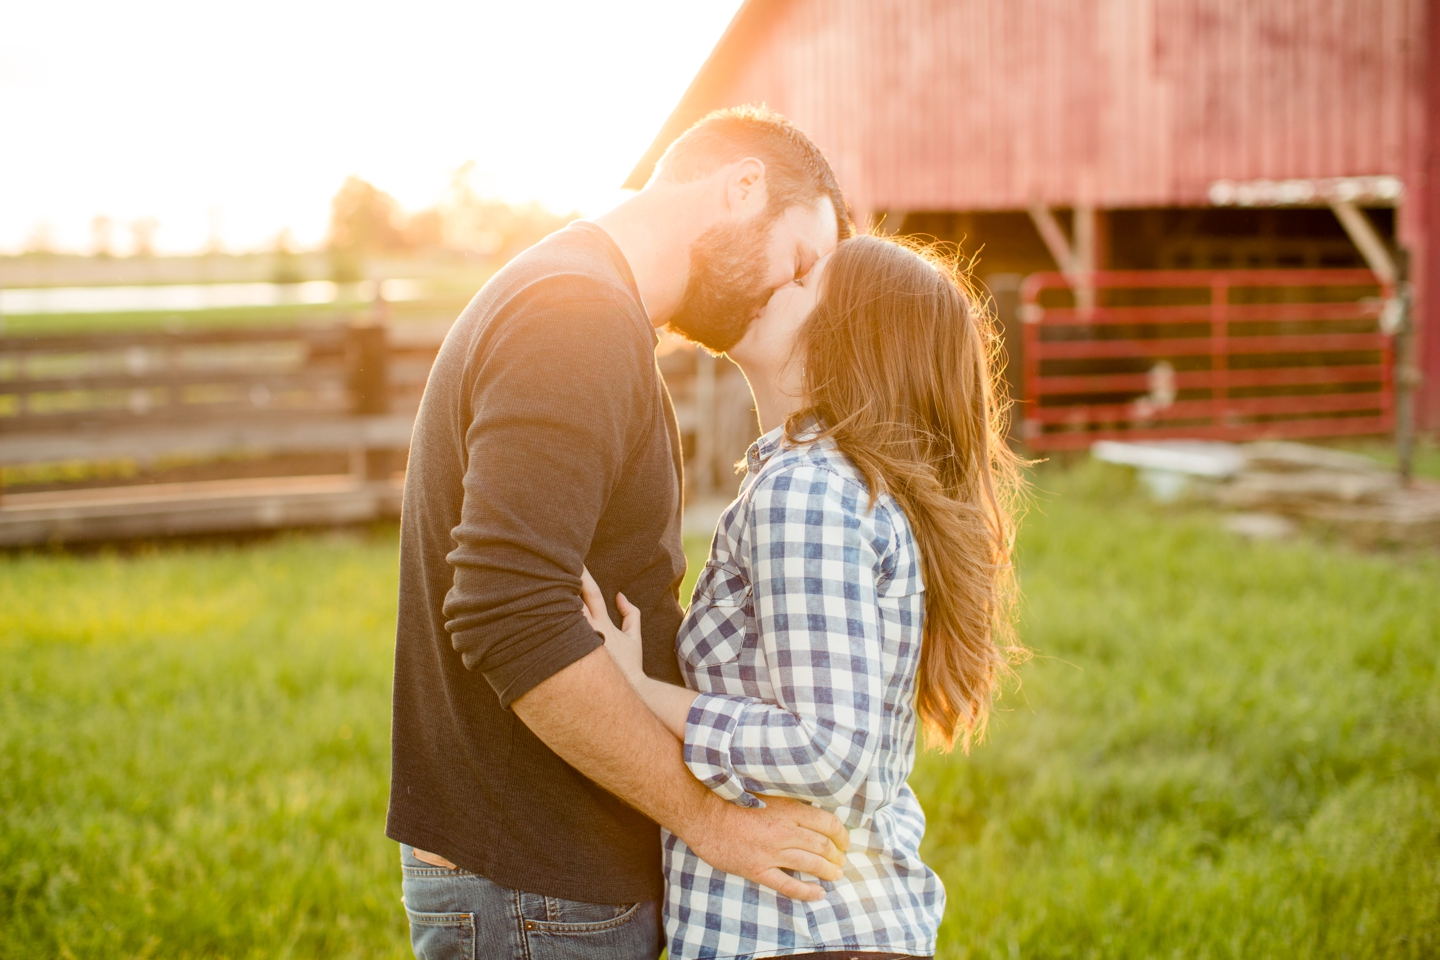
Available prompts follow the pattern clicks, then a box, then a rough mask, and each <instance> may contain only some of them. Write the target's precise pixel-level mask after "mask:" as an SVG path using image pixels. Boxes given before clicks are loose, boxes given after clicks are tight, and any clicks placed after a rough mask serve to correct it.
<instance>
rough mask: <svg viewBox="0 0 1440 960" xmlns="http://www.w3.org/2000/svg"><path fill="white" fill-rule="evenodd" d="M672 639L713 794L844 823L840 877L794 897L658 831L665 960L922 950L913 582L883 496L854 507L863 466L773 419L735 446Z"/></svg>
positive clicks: (925, 938) (923, 873) (930, 930)
mask: <svg viewBox="0 0 1440 960" xmlns="http://www.w3.org/2000/svg"><path fill="white" fill-rule="evenodd" d="M746 463H747V466H748V468H749V472H748V475H747V477H746V479H745V482H744V484H742V486H741V488H740V496H739V497H738V498H737V499H736V500H735V502H734V503H732V504H731V505H730V507H729V508H728V509H727V510H726V511H725V513H724V514H723V515H722V516H721V518H720V523H719V526H718V528H717V530H716V532H715V539H714V542H713V543H712V545H711V548H710V559H709V561H708V562H707V563H706V564H705V569H704V571H703V572H702V573H701V574H700V579H699V581H698V583H697V584H696V587H695V594H694V599H693V600H692V601H691V604H690V611H689V613H688V614H687V615H686V617H685V622H684V623H683V624H682V625H681V627H680V635H679V637H678V639H677V640H676V649H677V652H678V654H679V657H680V667H681V669H682V670H683V671H684V673H685V681H686V684H687V685H688V686H689V687H690V688H691V689H692V690H698V691H699V692H700V696H699V697H697V698H696V699H695V704H694V706H693V707H692V708H691V710H690V716H689V719H688V722H687V723H686V727H685V762H686V763H687V764H688V765H689V767H690V770H691V771H692V772H693V773H694V774H695V776H696V777H698V778H699V779H700V780H701V781H702V782H704V783H705V785H706V786H708V787H709V788H710V789H711V790H713V791H715V792H716V793H718V794H719V795H720V796H722V797H724V798H726V799H727V800H730V801H732V802H734V803H738V804H742V805H745V806H752V807H753V806H761V805H762V801H761V800H760V799H758V797H759V795H761V794H778V795H782V796H788V797H795V798H797V799H800V800H805V801H808V802H811V803H814V804H816V805H817V806H820V807H823V808H825V809H827V810H830V811H833V812H834V813H835V815H836V816H838V817H839V818H840V819H841V820H843V821H844V822H845V825H846V826H847V827H848V828H849V829H850V841H851V846H850V852H849V855H848V857H847V859H846V862H845V875H844V877H843V878H842V879H841V880H839V881H837V882H835V883H830V882H823V881H818V880H817V879H816V878H815V877H812V876H809V875H806V874H801V875H800V876H801V879H804V880H807V881H810V882H819V883H821V885H822V886H824V887H825V888H826V891H827V894H826V897H825V899H824V900H823V901H820V902H818V903H803V902H801V901H799V900H791V899H789V898H787V897H782V896H780V895H779V894H777V893H775V892H774V891H772V890H770V889H768V888H766V887H761V886H759V885H758V884H755V883H751V882H750V881H748V880H745V879H743V878H741V877H737V876H734V875H732V874H727V873H722V872H720V871H718V870H715V869H714V868H712V867H711V866H710V865H709V864H707V863H705V862H704V861H703V860H701V859H700V858H699V857H697V856H695V854H694V853H692V852H691V851H690V848H689V847H687V846H686V845H685V843H684V841H682V840H681V839H680V838H679V837H677V836H675V835H674V834H671V833H669V832H668V831H666V832H665V833H664V842H665V871H666V878H667V890H666V900H665V929H666V933H667V934H668V936H669V940H670V957H671V958H672V960H691V958H696V957H712V958H719V957H727V958H730V957H745V958H748V957H754V956H760V957H777V956H785V955H788V954H794V953H808V952H814V951H824V950H857V951H875V952H882V953H906V954H915V955H919V956H929V955H931V954H933V953H934V952H935V937H936V931H937V930H938V929H939V926H940V918H941V916H942V915H943V914H944V912H945V888H944V886H943V885H942V884H941V882H940V878H939V877H938V876H936V875H935V872H934V871H932V870H931V869H930V868H929V867H927V866H925V864H924V863H922V862H921V861H920V854H919V850H920V838H921V837H922V836H923V835H924V833H925V815H924V813H923V812H922V811H921V810H920V804H919V802H918V801H917V800H916V799H915V794H914V793H913V792H911V790H910V787H909V785H908V784H907V783H906V782H905V781H906V778H907V777H908V776H909V775H910V771H911V770H912V769H913V767H914V765H915V730H916V714H915V674H916V670H917V669H918V667H919V664H920V638H921V629H922V626H923V624H924V613H925V594H924V587H923V585H922V583H921V575H920V557H919V553H918V551H917V549H916V545H915V540H914V538H913V537H912V535H911V532H910V525H909V524H908V523H907V522H906V520H905V515H904V514H903V513H902V512H901V510H900V507H899V505H898V504H897V503H896V502H895V501H894V500H893V499H891V498H890V497H889V496H887V495H882V496H881V497H880V498H879V500H878V502H877V503H876V506H875V509H874V510H871V509H869V500H870V495H869V491H868V489H867V488H866V486H865V482H864V478H863V476H862V475H861V474H860V473H859V471H858V470H856V469H855V467H854V466H853V465H852V464H851V463H850V461H849V460H848V459H846V458H845V456H844V455H843V454H842V453H840V451H839V450H838V449H837V448H836V447H835V445H834V444H833V443H832V442H830V441H828V440H825V441H818V442H812V443H805V444H800V445H792V444H790V443H789V442H787V441H786V440H785V438H784V432H783V428H781V429H777V430H774V431H771V432H770V433H768V434H766V435H765V436H763V437H761V438H760V439H759V440H758V441H756V442H755V444H754V445H753V446H752V447H751V448H750V451H749V453H748V454H747V456H746Z"/></svg>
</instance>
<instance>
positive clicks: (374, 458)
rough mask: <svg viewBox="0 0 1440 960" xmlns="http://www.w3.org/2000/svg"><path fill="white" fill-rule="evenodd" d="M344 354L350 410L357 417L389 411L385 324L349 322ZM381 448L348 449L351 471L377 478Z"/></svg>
mask: <svg viewBox="0 0 1440 960" xmlns="http://www.w3.org/2000/svg"><path fill="white" fill-rule="evenodd" d="M346 334H347V339H348V342H347V345H346V351H345V352H346V358H347V359H348V361H349V366H350V378H349V385H350V412H351V413H352V414H353V415H354V416H357V417H368V416H377V415H380V414H385V413H389V412H390V376H389V359H390V357H389V351H388V350H387V349H386V337H385V327H384V326H382V325H381V324H378V323H361V324H356V323H352V324H351V325H350V327H349V328H348V329H347V330H346ZM386 453H387V451H384V450H370V449H368V448H366V447H364V446H359V447H355V448H353V449H352V450H351V451H350V473H351V475H352V476H354V477H355V479H357V480H379V479H383V478H384V476H385V473H386V470H385V467H386V459H387V458H386Z"/></svg>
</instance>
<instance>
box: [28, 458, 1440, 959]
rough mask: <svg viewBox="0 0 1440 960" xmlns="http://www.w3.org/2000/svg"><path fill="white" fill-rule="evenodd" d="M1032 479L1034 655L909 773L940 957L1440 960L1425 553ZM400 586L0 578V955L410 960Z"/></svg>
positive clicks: (233, 571) (270, 546) (1091, 476)
mask: <svg viewBox="0 0 1440 960" xmlns="http://www.w3.org/2000/svg"><path fill="white" fill-rule="evenodd" d="M1040 485H1041V487H1042V488H1044V489H1047V490H1048V491H1049V492H1048V493H1047V494H1045V495H1044V497H1043V499H1042V500H1041V502H1040V503H1039V504H1038V506H1037V508H1036V510H1034V511H1033V512H1032V513H1031V515H1030V517H1029V518H1028V520H1027V521H1026V524H1025V527H1024V535H1023V542H1022V554H1023V555H1022V572H1023V576H1024V585H1025V589H1026V593H1027V597H1028V600H1027V606H1026V611H1025V616H1024V625H1023V626H1024V630H1023V632H1024V637H1025V639H1026V641H1027V642H1028V643H1029V644H1030V646H1032V647H1033V648H1034V649H1035V651H1036V653H1037V657H1036V659H1035V660H1034V661H1033V662H1032V663H1030V664H1028V665H1027V666H1026V667H1024V668H1023V670H1022V674H1023V678H1024V684H1023V687H1022V689H1021V690H1020V691H1018V692H1012V693H1011V694H1009V695H1007V697H1006V699H1005V700H1004V701H1003V706H1002V712H1001V713H999V714H998V715H997V717H996V719H995V721H994V723H993V726H992V731H991V735H990V737H989V739H988V740H987V741H986V742H985V743H984V744H983V745H981V746H980V747H978V748H977V749H976V750H975V751H974V753H973V754H972V755H971V756H969V757H966V756H963V755H960V754H954V755H949V756H944V755H939V754H934V753H930V754H926V755H924V756H923V757H922V758H921V760H920V764H919V768H918V770H917V773H916V776H915V778H914V780H913V783H914V785H915V787H916V790H917V792H918V793H919V794H920V797H921V799H922V801H923V802H924V804H925V807H926V809H927V811H928V813H929V818H930V829H929V834H928V837H927V841H926V857H927V859H928V860H929V862H931V863H932V864H933V865H935V866H936V867H937V869H939V870H940V872H941V874H942V875H943V876H944V878H945V882H946V885H947V888H948V890H949V895H950V899H949V908H948V911H947V915H946V921H945V927H944V930H943V932H942V941H941V942H942V948H941V956H942V957H945V958H960V957H995V958H1010V957H1015V956H1021V957H1032V956H1033V957H1166V958H1169V957H1186V958H1189V957H1227V958H1228V957H1236V958H1239V957H1244V958H1247V960H1248V958H1255V957H1355V958H1360V957H1417V958H1418V957H1427V956H1434V955H1435V954H1436V953H1437V951H1440V935H1437V932H1436V931H1437V930H1440V780H1437V778H1440V738H1437V737H1436V735H1435V734H1436V731H1437V730H1440V684H1437V674H1436V665H1437V659H1440V591H1437V590H1436V589H1435V585H1436V584H1437V583H1440V558H1437V557H1436V556H1435V555H1432V554H1426V555H1419V556H1417V555H1409V556H1398V555H1395V556H1390V555H1362V554H1358V553H1355V552H1352V551H1350V550H1347V549H1345V548H1341V547H1336V546H1328V545H1323V544H1318V543H1315V542H1313V541H1303V540H1302V541H1295V542H1290V543H1283V544H1252V543H1247V542H1243V541H1240V540H1238V539H1235V538H1233V537H1231V536H1230V535H1228V534H1225V533H1223V532H1221V531H1220V530H1219V529H1218V525H1217V523H1216V522H1215V520H1214V518H1213V517H1211V516H1209V515H1207V514H1203V513H1175V514H1174V515H1167V514H1166V513H1164V512H1162V511H1161V510H1160V509H1158V508H1155V507H1151V506H1149V505H1148V504H1145V503H1144V502H1142V501H1140V500H1138V499H1136V498H1134V497H1133V496H1132V495H1131V494H1130V493H1129V492H1128V486H1129V478H1128V477H1127V476H1126V475H1125V474H1124V473H1121V472H1117V471H1110V470H1102V469H1100V468H1099V467H1097V466H1095V465H1084V466H1082V467H1079V468H1077V469H1072V470H1070V471H1066V472H1061V471H1058V470H1054V471H1047V472H1044V473H1042V474H1041V476H1040ZM687 546H688V547H689V548H690V554H691V559H692V562H693V561H694V560H695V559H696V557H697V555H699V554H701V553H703V550H704V546H705V545H704V544H703V543H701V542H698V541H693V542H691V543H690V544H688V545H687ZM394 587H395V546H394V541H393V530H390V529H386V530H379V531H375V532H373V533H371V534H367V535H327V536H294V537H286V538H282V539H279V540H275V541H270V542H265V543H260V544H256V545H251V546H245V547H239V546H235V547H224V546H221V547H213V546H212V547H183V548H180V547H177V548H165V549H160V550H155V551H151V552H148V553H142V554H140V555H137V556H131V557H124V558H122V557H117V556H113V555H100V556H86V557H68V556H57V555H34V556H11V557H8V558H0V657H3V663H4V667H3V668H0V805H3V810H4V817H3V820H0V957H32V956H33V957H56V956H58V957H66V956H73V957H110V956H156V957H187V956H189V957H201V956H205V957H212V956H216V957H218V956H226V957H242V956H265V957H269V956H295V957H340V956H345V957H350V956H355V957H383V956H394V957H402V956H406V955H408V949H407V940H406V930H405V924H404V918H403V913H402V911H401V908H400V904H399V894H400V891H399V880H398V876H397V872H398V871H397V870H396V869H395V861H396V855H395V851H394V848H393V845H392V844H390V843H389V842H388V841H386V840H385V839H384V836H383V817H384V810H385V799H386V796H385V795H386V787H387V772H388V766H387V762H388V761H387V752H388V727H389V678H390V656H391V637H392V631H393V617H394V592H395V590H394Z"/></svg>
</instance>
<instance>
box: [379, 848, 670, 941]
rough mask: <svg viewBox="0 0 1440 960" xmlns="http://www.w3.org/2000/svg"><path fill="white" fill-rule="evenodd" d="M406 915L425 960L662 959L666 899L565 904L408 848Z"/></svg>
mask: <svg viewBox="0 0 1440 960" xmlns="http://www.w3.org/2000/svg"><path fill="white" fill-rule="evenodd" d="M400 866H401V869H402V870H403V872H404V882H403V884H402V889H403V891H404V894H405V915H406V916H407V917H408V918H409V920H410V946H411V947H412V948H413V949H414V951H415V956H416V958H417V960H656V958H657V957H659V956H660V950H661V948H662V947H663V946H664V935H663V933H662V932H661V929H660V901H658V900H650V901H646V902H645V903H632V904H628V905H619V906H617V905H616V904H613V903H582V902H580V901H578V900H561V899H560V898H559V897H545V896H541V895H540V894H538V893H524V892H522V891H519V890H511V889H509V888H508V887H502V886H500V885H499V884H498V883H493V882H491V881H490V880H487V879H485V878H484V877H482V876H480V875H479V874H475V873H471V872H470V871H468V870H460V869H455V870H449V869H446V868H445V867H435V866H431V865H430V864H428V863H423V862H422V861H420V860H417V859H416V858H415V852H414V849H413V848H412V847H410V846H408V845H406V844H403V843H402V844H401V845H400Z"/></svg>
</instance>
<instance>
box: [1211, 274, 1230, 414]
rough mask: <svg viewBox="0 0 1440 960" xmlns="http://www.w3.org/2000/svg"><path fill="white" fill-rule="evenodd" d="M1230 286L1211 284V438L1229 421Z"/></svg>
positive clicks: (1222, 281) (1215, 281) (1217, 282)
mask: <svg viewBox="0 0 1440 960" xmlns="http://www.w3.org/2000/svg"><path fill="white" fill-rule="evenodd" d="M1229 339H1230V284H1229V282H1228V281H1226V280H1224V279H1220V278H1216V279H1215V280H1213V281H1212V282H1211V284H1210V401H1211V416H1212V417H1213V418H1214V420H1215V422H1214V424H1213V425H1212V427H1213V430H1214V436H1216V437H1219V436H1220V434H1221V432H1222V431H1223V430H1224V429H1225V427H1226V425H1227V424H1228V423H1229V421H1230V415H1229V407H1230V377H1229V372H1230V343H1229Z"/></svg>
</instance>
